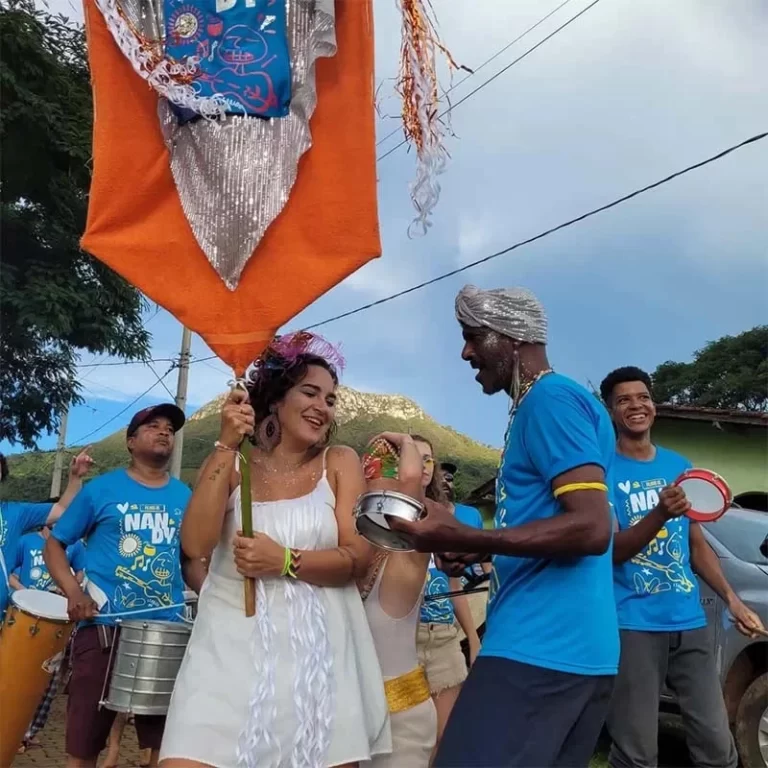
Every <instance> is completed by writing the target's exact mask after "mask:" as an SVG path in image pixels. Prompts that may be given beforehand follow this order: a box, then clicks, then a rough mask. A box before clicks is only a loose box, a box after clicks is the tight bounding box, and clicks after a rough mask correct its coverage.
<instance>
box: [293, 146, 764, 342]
mask: <svg viewBox="0 0 768 768" xmlns="http://www.w3.org/2000/svg"><path fill="white" fill-rule="evenodd" d="M766 136H768V132H765V133H759V134H757V135H756V136H752V138H749V139H746V140H745V141H742V142H740V143H739V144H735V145H734V146H732V147H729V148H728V149H724V150H723V151H722V152H718V153H717V154H716V155H712V157H708V158H707V159H706V160H702V161H701V162H698V163H695V164H694V165H689V166H688V167H687V168H683V169H682V170H680V171H676V172H675V173H672V174H670V175H669V176H666V177H665V178H663V179H660V180H659V181H655V182H654V183H653V184H648V185H647V186H645V187H642V188H640V189H636V190H635V191H634V192H630V193H629V194H628V195H624V196H623V197H620V198H618V199H616V200H614V201H613V202H611V203H608V204H606V205H601V206H600V207H599V208H594V209H593V210H591V211H588V212H587V213H584V214H582V215H581V216H577V217H576V218H575V219H570V220H569V221H566V222H563V223H562V224H558V225H557V226H556V227H552V228H551V229H547V230H545V231H544V232H540V233H539V234H538V235H534V236H533V237H529V238H527V239H526V240H521V241H520V242H518V243H515V244H514V245H510V246H509V247H507V248H504V249H502V250H501V251H496V253H492V254H491V255H490V256H485V257H484V258H482V259H478V260H477V261H473V262H471V263H469V264H465V265H464V266H463V267H459V268H458V269H453V270H451V271H450V272H445V273H444V274H442V275H438V276H437V277H433V278H432V279H431V280H426V281H424V282H423V283H419V284H418V285H413V286H411V287H410V288H406V289H405V290H404V291H398V292H397V293H393V294H392V295H391V296H386V297H385V298H383V299H378V300H377V301H372V302H370V303H369V304H364V305H363V306H361V307H358V308H357V309H352V310H350V311H349V312H342V313H341V314H340V315H335V316H333V317H329V318H328V319H327V320H322V321H321V322H319V323H314V324H313V325H308V326H307V327H306V328H305V329H304V330H307V331H309V330H312V329H314V328H319V327H320V326H323V325H328V324H329V323H333V322H336V321H337V320H342V319H343V318H347V317H350V316H352V315H356V314H358V313H359V312H363V311H365V310H366V309H371V308H372V307H377V306H379V305H381V304H386V303H387V302H390V301H393V300H394V299H399V298H400V297H401V296H405V295H407V294H409V293H413V292H414V291H418V290H420V289H422V288H426V287H427V286H429V285H433V284H434V283H438V282H440V281H441V280H445V279H447V278H449V277H453V276H454V275H458V274H460V273H461V272H466V271H467V270H468V269H472V267H476V266H478V265H479V264H485V263H486V262H488V261H491V260H492V259H496V258H498V257H499V256H504V255H505V254H507V253H510V252H511V251H514V250H516V249H518V248H521V247H522V246H524V245H529V244H530V243H533V242H536V240H541V239H542V238H544V237H547V236H548V235H551V234H554V233H555V232H559V231H560V230H561V229H565V228H566V227H570V226H572V225H573V224H577V223H578V222H580V221H584V220H585V219H588V218H590V217H591V216H595V215H596V214H598V213H602V212H603V211H607V210H608V209H609V208H614V207H615V206H617V205H620V204H621V203H625V202H626V201H627V200H631V199H632V198H633V197H637V196H638V195H642V194H643V193H645V192H648V191H650V190H652V189H656V188H657V187H660V186H662V185H663V184H667V183H668V182H670V181H672V180H673V179H676V178H678V177H679V176H683V175H684V174H686V173H689V172H690V171H694V170H696V169H698V168H702V167H703V166H705V165H708V164H709V163H714V162H715V161H716V160H721V159H722V158H724V157H725V156H726V155H730V154H731V152H735V151H736V150H737V149H741V148H742V147H746V146H747V145H748V144H754V143H755V142H757V141H761V140H762V139H764V138H766Z"/></svg>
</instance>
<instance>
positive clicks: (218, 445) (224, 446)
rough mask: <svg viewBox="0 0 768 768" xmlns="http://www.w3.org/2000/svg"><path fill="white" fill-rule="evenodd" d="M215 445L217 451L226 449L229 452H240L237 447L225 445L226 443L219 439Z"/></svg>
mask: <svg viewBox="0 0 768 768" xmlns="http://www.w3.org/2000/svg"><path fill="white" fill-rule="evenodd" d="M213 447H214V448H215V449H216V450H217V451H226V452H227V453H240V451H238V450H237V448H230V447H229V446H228V445H224V443H221V442H219V441H218V440H217V441H216V442H215V443H214V444H213Z"/></svg>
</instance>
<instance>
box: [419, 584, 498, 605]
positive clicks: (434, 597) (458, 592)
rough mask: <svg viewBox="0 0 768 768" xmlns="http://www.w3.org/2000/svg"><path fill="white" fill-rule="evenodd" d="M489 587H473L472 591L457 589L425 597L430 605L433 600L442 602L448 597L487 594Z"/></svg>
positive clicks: (425, 600)
mask: <svg viewBox="0 0 768 768" xmlns="http://www.w3.org/2000/svg"><path fill="white" fill-rule="evenodd" d="M487 591H488V587H473V588H472V589H457V590H456V591H455V592H438V593H437V594H435V595H424V602H425V603H429V602H432V601H433V600H442V599H443V598H446V597H461V596H462V595H472V594H475V593H476V592H487Z"/></svg>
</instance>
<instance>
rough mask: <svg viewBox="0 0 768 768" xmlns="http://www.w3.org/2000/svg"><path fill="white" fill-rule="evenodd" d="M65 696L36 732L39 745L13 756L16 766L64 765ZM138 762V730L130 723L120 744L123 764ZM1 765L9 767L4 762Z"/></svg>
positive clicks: (50, 767)
mask: <svg viewBox="0 0 768 768" xmlns="http://www.w3.org/2000/svg"><path fill="white" fill-rule="evenodd" d="M66 703H67V699H66V696H59V697H58V698H57V699H56V701H55V702H54V704H53V708H52V709H51V716H50V718H49V719H48V724H47V725H46V726H45V729H44V730H43V731H41V732H40V733H38V734H37V740H38V741H39V742H40V746H39V747H31V748H30V749H29V750H27V752H26V753H25V754H23V755H19V756H18V757H17V758H16V760H14V763H13V768H62V766H63V765H64V764H65V762H66V753H65V752H64V723H65V718H66V713H65V708H66ZM137 765H139V745H138V742H137V741H136V731H135V729H134V728H133V726H131V725H128V726H126V728H125V733H124V734H123V740H122V743H121V744H120V763H119V766H120V768H129V766H137ZM2 768H6V767H5V766H3V767H2Z"/></svg>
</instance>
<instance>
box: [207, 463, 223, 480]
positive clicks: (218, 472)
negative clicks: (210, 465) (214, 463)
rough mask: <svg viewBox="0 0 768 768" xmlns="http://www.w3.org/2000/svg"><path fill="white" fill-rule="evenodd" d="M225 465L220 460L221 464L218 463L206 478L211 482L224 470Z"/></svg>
mask: <svg viewBox="0 0 768 768" xmlns="http://www.w3.org/2000/svg"><path fill="white" fill-rule="evenodd" d="M226 466H227V464H226V462H222V463H221V464H219V466H218V467H216V469H214V470H213V473H212V474H211V475H210V477H209V478H208V479H209V480H210V481H211V482H213V481H214V480H215V479H216V478H217V477H218V476H219V475H220V474H221V473H222V472H223V471H224V469H225V468H226Z"/></svg>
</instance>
